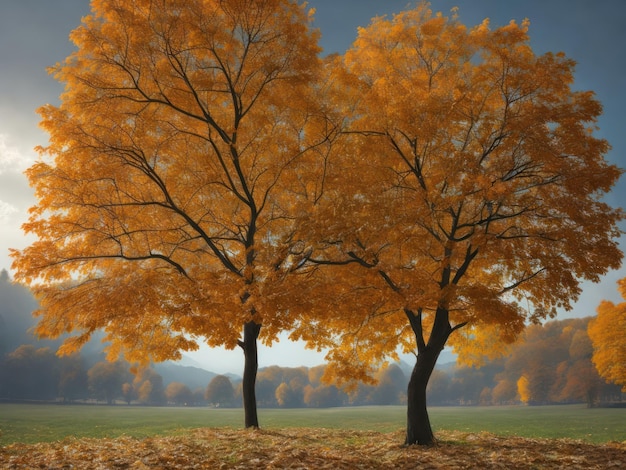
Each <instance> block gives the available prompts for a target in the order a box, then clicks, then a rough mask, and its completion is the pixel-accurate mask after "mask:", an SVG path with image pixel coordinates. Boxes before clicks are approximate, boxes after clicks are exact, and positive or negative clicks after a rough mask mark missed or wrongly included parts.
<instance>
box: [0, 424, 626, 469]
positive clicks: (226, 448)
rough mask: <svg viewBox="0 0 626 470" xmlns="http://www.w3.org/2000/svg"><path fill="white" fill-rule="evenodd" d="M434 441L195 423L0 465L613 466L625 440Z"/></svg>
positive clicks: (482, 437) (13, 449)
mask: <svg viewBox="0 0 626 470" xmlns="http://www.w3.org/2000/svg"><path fill="white" fill-rule="evenodd" d="M437 437H438V438H439V440H440V441H439V445H438V446H435V447H427V448H424V447H417V446H411V447H404V446H402V445H401V443H402V440H403V435H402V433H401V432H395V433H378V432H372V431H344V430H329V429H311V428H298V429H295V428H289V429H281V430H257V431H251V430H233V429H222V428H218V429H215V428H210V429H197V430H193V431H190V432H189V433H187V434H185V435H180V436H167V437H151V438H144V439H135V438H130V437H121V438H116V439H65V440H63V441H59V442H54V443H41V444H11V445H8V446H6V447H3V448H0V467H1V468H3V469H37V468H40V469H44V468H45V469H51V470H52V469H54V470H57V469H69V468H72V469H87V468H89V469H94V470H98V469H137V470H141V469H255V468H256V469H261V468H262V469H308V468H315V469H322V470H323V469H334V470H338V469H377V468H420V469H443V468H481V469H498V468H501V469H528V468H538V469H554V468H568V469H576V468H580V469H583V468H584V469H610V468H616V469H617V468H623V467H624V466H626V443H609V444H604V445H593V444H588V443H584V442H581V441H573V440H549V439H525V438H519V437H498V436H494V435H492V434H487V433H481V434H467V433H460V432H439V433H438V434H437Z"/></svg>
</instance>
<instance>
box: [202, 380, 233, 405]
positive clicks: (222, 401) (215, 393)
mask: <svg viewBox="0 0 626 470" xmlns="http://www.w3.org/2000/svg"><path fill="white" fill-rule="evenodd" d="M204 398H205V399H206V401H208V402H209V403H212V404H214V405H217V406H232V403H233V400H234V398H235V390H234V389H233V384H232V382H231V381H230V379H229V378H228V377H226V376H225V375H216V376H215V377H213V379H212V380H211V382H209V385H208V386H207V388H206V392H205V394H204Z"/></svg>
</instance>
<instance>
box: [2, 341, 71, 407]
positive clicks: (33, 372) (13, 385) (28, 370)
mask: <svg viewBox="0 0 626 470" xmlns="http://www.w3.org/2000/svg"><path fill="white" fill-rule="evenodd" d="M59 370H60V367H59V360H58V358H57V357H56V356H55V355H54V352H52V350H51V349H50V348H37V347H35V346H33V345H30V344H25V345H22V346H19V347H18V348H16V349H15V351H13V352H11V353H9V354H7V355H6V357H5V358H4V361H3V364H2V368H1V371H2V373H1V374H0V379H2V380H1V382H2V385H0V390H1V391H2V393H3V395H4V396H5V397H7V398H11V399H22V400H54V399H56V397H57V396H58V384H59Z"/></svg>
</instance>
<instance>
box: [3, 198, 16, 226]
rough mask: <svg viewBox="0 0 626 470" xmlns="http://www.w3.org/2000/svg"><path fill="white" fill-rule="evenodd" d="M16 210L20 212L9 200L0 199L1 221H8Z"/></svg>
mask: <svg viewBox="0 0 626 470" xmlns="http://www.w3.org/2000/svg"><path fill="white" fill-rule="evenodd" d="M16 212H19V210H18V208H17V207H15V206H13V205H11V204H9V203H8V202H4V201H0V223H5V222H8V221H9V220H10V219H11V216H12V215H13V214H15V213H16Z"/></svg>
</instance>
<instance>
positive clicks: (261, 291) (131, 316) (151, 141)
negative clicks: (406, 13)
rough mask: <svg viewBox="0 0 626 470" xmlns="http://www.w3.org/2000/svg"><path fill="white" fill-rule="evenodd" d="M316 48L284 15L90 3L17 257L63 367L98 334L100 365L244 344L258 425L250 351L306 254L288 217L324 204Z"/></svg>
mask: <svg viewBox="0 0 626 470" xmlns="http://www.w3.org/2000/svg"><path fill="white" fill-rule="evenodd" d="M317 35H318V34H317V32H316V31H315V30H313V29H312V28H310V25H309V17H308V14H307V12H306V10H305V8H304V6H300V5H298V4H296V3H295V2H293V1H290V0H265V1H262V2H259V1H252V0H237V1H232V2H231V1H228V2H226V1H220V0H157V1H147V0H134V1H130V2H129V1H126V0H97V1H94V2H92V14H91V15H90V16H87V17H85V18H84V19H83V23H82V25H81V26H80V27H79V28H77V29H76V30H74V31H73V32H72V34H71V39H72V41H73V42H74V44H75V45H76V47H77V50H76V52H74V53H73V54H72V55H71V56H69V57H68V58H67V59H66V60H65V62H63V63H60V64H57V65H56V66H54V67H53V68H52V73H53V74H54V76H55V78H56V79H57V80H58V81H60V82H61V83H63V84H65V92H64V93H63V95H62V96H61V104H60V106H53V105H46V106H44V107H42V108H41V109H40V110H39V113H40V114H41V116H42V123H41V125H42V127H43V128H44V129H45V130H46V131H47V132H48V134H49V136H50V143H49V145H48V146H46V147H43V148H41V149H40V154H41V161H39V162H37V163H36V164H35V165H33V166H32V167H31V168H30V169H29V170H28V172H27V175H28V178H29V180H30V182H31V184H32V185H33V187H34V188H35V191H36V195H37V198H38V203H37V205H36V206H35V207H33V208H32V210H31V218H30V221H29V222H28V223H27V224H25V230H26V232H27V233H30V234H31V235H35V236H36V237H37V238H38V240H37V241H36V242H34V243H33V244H32V245H30V246H29V247H28V248H26V249H25V250H23V251H14V252H13V257H14V268H15V269H16V270H17V276H16V277H17V279H18V280H19V281H21V282H22V283H24V284H28V285H30V286H31V287H32V288H33V291H34V292H35V294H36V296H37V298H38V299H39V300H40V301H41V309H40V310H39V311H38V314H39V315H40V316H41V319H40V322H39V325H38V328H37V332H38V334H39V335H40V336H49V337H57V336H59V335H61V334H63V333H66V332H77V333H78V334H77V335H76V336H73V337H71V338H70V339H67V340H66V341H65V343H64V346H63V347H62V348H61V351H60V352H61V353H69V352H72V351H75V350H76V349H78V348H79V347H80V346H81V345H83V344H84V343H85V342H86V341H88V339H89V338H90V336H91V335H92V334H93V333H94V332H96V331H98V330H101V329H102V330H104V331H105V332H106V340H108V341H110V342H111V347H110V349H109V354H108V357H109V358H110V359H111V360H115V359H117V358H118V357H119V355H120V354H121V353H123V354H124V355H125V358H126V359H127V360H129V361H131V362H140V363H143V364H147V363H148V362H150V361H163V360H166V359H177V358H180V351H184V350H193V349H196V348H197V347H198V343H199V342H201V341H203V342H206V343H208V344H209V345H210V346H217V345H223V346H226V347H227V348H234V347H237V346H240V347H241V348H242V350H243V352H244V357H245V367H244V373H243V397H244V405H245V425H246V427H257V426H258V419H257V412H256V399H255V380H256V372H257V368H258V363H257V339H258V338H259V335H261V339H263V340H264V341H265V342H267V343H268V344H270V343H271V342H272V341H273V340H275V339H276V337H277V334H278V332H280V331H281V330H283V329H288V328H289V326H290V323H291V322H292V321H293V319H294V318H296V316H297V315H296V313H297V310H298V305H297V304H294V305H291V308H290V311H289V314H286V313H285V309H284V308H280V307H279V306H278V305H279V304H280V302H278V300H277V297H278V296H279V294H280V293H281V292H282V293H285V294H286V293H287V292H288V290H287V289H286V288H285V286H284V285H282V287H281V290H278V289H275V288H274V287H273V286H274V284H273V283H274V282H275V281H276V282H277V281H280V280H282V279H283V278H284V275H285V274H287V273H288V272H291V271H294V270H296V269H297V268H298V267H299V265H300V264H301V259H302V258H303V257H304V255H305V254H306V253H303V252H302V250H300V248H299V247H298V245H294V243H293V237H292V234H293V230H294V228H293V227H294V224H295V216H294V215H293V213H292V211H293V210H294V208H296V207H299V205H300V206H301V203H300V202H299V201H306V200H308V198H310V197H311V196H312V195H313V196H314V195H315V193H316V192H317V191H319V183H318V179H319V174H320V172H321V170H318V169H317V167H318V165H317V163H316V162H317V161H318V158H323V157H324V152H325V150H324V147H323V146H324V145H325V144H326V142H327V141H328V137H329V135H330V132H331V130H332V129H330V128H328V126H327V125H326V120H325V118H324V116H323V113H320V112H319V110H318V109H317V104H316V102H315V100H314V99H313V98H314V97H315V93H316V91H315V87H314V86H313V85H314V83H315V81H316V79H317V72H318V70H319V69H320V67H319V60H318V53H319V51H320V49H319V47H318V45H317ZM329 129H330V130H329ZM304 203H305V202H302V204H304ZM285 302H286V303H288V302H289V299H288V297H287V299H286V300H285ZM261 326H263V330H262V331H261ZM242 332H243V336H241V334H242Z"/></svg>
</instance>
